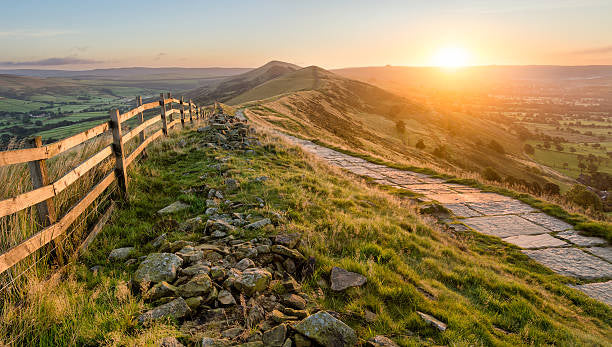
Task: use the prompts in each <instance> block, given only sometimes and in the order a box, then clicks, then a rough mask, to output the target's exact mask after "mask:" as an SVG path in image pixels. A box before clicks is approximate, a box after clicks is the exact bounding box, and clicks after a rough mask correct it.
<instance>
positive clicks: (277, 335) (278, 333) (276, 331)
mask: <svg viewBox="0 0 612 347" xmlns="http://www.w3.org/2000/svg"><path fill="white" fill-rule="evenodd" d="M286 336H287V326H286V325H285V324H281V325H278V326H276V327H274V328H272V329H270V330H267V331H264V333H263V336H262V340H263V343H264V345H265V346H271V347H280V346H282V345H283V343H284V342H285V337H286Z"/></svg>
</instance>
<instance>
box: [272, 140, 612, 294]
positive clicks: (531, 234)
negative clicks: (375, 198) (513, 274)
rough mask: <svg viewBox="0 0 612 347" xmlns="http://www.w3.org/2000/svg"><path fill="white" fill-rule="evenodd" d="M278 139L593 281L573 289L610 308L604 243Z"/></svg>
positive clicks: (508, 203) (611, 256) (449, 187)
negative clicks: (423, 199) (432, 203)
mask: <svg viewBox="0 0 612 347" xmlns="http://www.w3.org/2000/svg"><path fill="white" fill-rule="evenodd" d="M281 135H282V136H284V137H286V138H287V139H289V140H290V141H292V142H294V143H297V144H298V145H300V146H301V147H302V148H304V149H305V150H306V151H307V152H310V153H312V154H314V155H316V156H318V157H320V158H322V159H324V160H326V161H327V162H329V163H330V164H332V165H335V166H338V167H340V168H343V169H345V170H347V171H349V172H351V173H353V174H356V175H360V176H367V177H370V178H372V179H374V182H376V183H379V184H383V185H388V186H392V187H395V188H399V189H407V190H410V191H412V192H415V193H420V194H423V195H424V196H425V197H426V198H427V199H431V200H435V201H437V202H439V203H441V204H442V205H443V206H445V207H446V208H447V209H448V210H450V211H451V212H452V213H453V214H454V215H455V217H456V218H457V221H459V222H461V223H463V224H465V225H467V226H469V227H470V228H472V229H474V230H476V231H478V232H481V233H483V234H487V235H492V236H497V237H499V238H501V239H502V240H503V241H505V242H508V243H511V244H514V245H516V246H518V247H520V248H522V249H523V252H524V253H525V254H526V255H528V256H529V257H531V258H532V259H534V260H535V261H537V262H539V263H540V264H543V265H545V266H547V267H548V268H550V269H551V270H553V271H555V272H557V273H559V274H561V275H565V276H572V277H576V278H581V279H585V280H589V281H594V282H596V283H588V284H584V285H578V286H575V288H577V289H579V290H581V291H582V292H584V293H585V294H587V295H589V296H591V297H593V298H595V299H597V300H600V301H602V302H605V303H607V304H608V305H612V280H608V281H605V280H606V279H610V278H612V248H611V247H610V246H609V245H607V242H606V241H605V240H603V239H601V238H598V237H585V236H581V235H578V233H577V232H576V231H575V230H574V229H572V226H571V225H570V224H567V223H565V222H564V221H562V220H559V219H557V218H554V217H551V216H549V215H547V214H544V213H542V212H541V211H538V210H536V209H534V208H533V207H531V206H529V205H527V204H524V203H522V202H520V201H518V200H516V199H513V198H510V197H506V196H503V195H499V194H494V193H487V192H483V191H480V190H479V189H475V188H472V187H467V186H462V185H459V184H452V183H446V182H445V181H444V180H442V179H438V178H435V177H431V176H428V175H424V174H420V173H416V172H411V171H405V170H399V169H394V168H390V167H388V166H384V165H379V164H374V163H370V162H368V161H366V160H363V159H361V158H356V157H352V156H350V155H346V154H343V153H340V152H337V151H335V150H332V149H329V148H326V147H322V146H319V145H316V144H314V143H313V142H310V141H306V140H301V139H298V138H295V137H293V136H288V135H285V134H281Z"/></svg>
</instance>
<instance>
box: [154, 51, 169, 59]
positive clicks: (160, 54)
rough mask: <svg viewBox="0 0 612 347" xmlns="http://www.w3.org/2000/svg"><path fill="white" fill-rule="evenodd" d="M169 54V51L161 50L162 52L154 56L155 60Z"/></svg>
mask: <svg viewBox="0 0 612 347" xmlns="http://www.w3.org/2000/svg"><path fill="white" fill-rule="evenodd" d="M167 55H168V53H164V52H160V53H158V54H157V55H156V56H155V58H153V60H160V59H161V58H163V57H165V56H167Z"/></svg>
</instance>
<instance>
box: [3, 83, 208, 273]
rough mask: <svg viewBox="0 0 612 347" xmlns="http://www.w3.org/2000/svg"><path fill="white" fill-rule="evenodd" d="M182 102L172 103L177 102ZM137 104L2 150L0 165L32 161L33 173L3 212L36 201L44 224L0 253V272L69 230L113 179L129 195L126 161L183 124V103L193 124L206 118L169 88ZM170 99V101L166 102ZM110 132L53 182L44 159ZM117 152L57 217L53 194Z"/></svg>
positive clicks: (41, 223)
mask: <svg viewBox="0 0 612 347" xmlns="http://www.w3.org/2000/svg"><path fill="white" fill-rule="evenodd" d="M175 104H176V105H177V106H178V107H179V108H176V109H173V108H172V106H173V105H175ZM136 105H137V107H135V108H133V109H131V110H129V111H127V112H125V113H123V114H119V111H118V110H111V111H110V120H109V121H108V122H106V123H103V124H100V125H97V126H95V127H93V128H91V129H88V130H85V131H83V132H81V133H79V134H76V135H74V136H71V137H68V138H66V139H63V140H61V141H58V142H55V143H51V144H48V145H44V146H43V145H42V141H41V138H40V137H37V138H35V139H34V141H33V147H31V148H24V149H18V150H11V151H3V152H0V167H2V166H6V165H11V164H19V163H28V166H29V168H30V176H31V179H32V186H33V188H34V189H33V190H31V191H29V192H25V193H22V194H19V195H17V196H15V197H12V198H9V199H5V200H1V201H0V218H2V217H4V216H8V215H10V214H13V213H17V212H19V211H21V210H24V209H26V208H28V207H31V206H34V205H36V207H37V215H38V219H39V224H40V225H41V226H43V227H44V229H42V230H40V231H39V232H37V233H36V234H34V235H32V236H30V237H29V238H27V239H26V240H24V241H23V242H21V243H20V244H18V245H15V246H13V247H11V248H10V249H8V250H6V251H5V252H4V253H2V254H0V273H3V272H4V271H6V270H7V269H10V268H11V267H12V266H14V265H15V264H17V263H18V262H19V261H21V260H23V259H24V258H26V257H27V256H28V255H30V254H32V253H34V252H35V251H37V250H38V249H40V248H41V247H43V246H44V245H46V244H48V243H49V242H51V241H53V240H54V239H56V238H57V237H58V236H60V235H62V234H63V233H65V232H66V230H68V228H69V227H70V225H71V224H72V223H73V222H74V221H76V220H77V218H78V217H79V216H80V215H81V214H82V213H83V212H84V211H85V210H86V209H87V207H89V205H91V204H92V203H93V202H94V201H95V200H96V199H97V198H98V197H99V196H100V195H101V194H102V193H103V192H104V190H105V189H106V188H108V187H109V186H110V185H111V184H112V183H113V182H115V181H117V183H118V186H119V188H120V192H121V193H122V195H123V196H124V197H125V196H126V195H127V188H128V181H127V172H126V170H127V167H129V166H130V164H131V163H133V162H134V160H135V159H136V158H137V157H138V156H139V155H140V154H141V153H142V152H143V151H144V150H145V148H146V147H147V146H148V145H149V144H151V143H152V142H153V141H155V140H156V139H157V138H159V137H160V136H167V135H168V131H169V130H170V129H172V128H173V127H174V126H176V125H177V124H179V123H181V124H182V126H183V127H184V126H185V107H187V108H188V111H189V119H190V122H191V124H193V120H194V119H196V120H197V119H202V118H203V117H204V116H205V115H204V112H203V110H202V108H201V107H199V106H197V105H195V104H194V103H193V102H191V100H189V102H188V103H186V102H184V100H183V98H181V99H180V100H179V99H174V98H172V96H171V94H170V93H168V94H167V97H166V98H164V94H163V93H162V94H160V99H159V101H153V102H149V103H146V104H143V103H142V98H141V97H137V98H136ZM168 105H170V107H169V108H168ZM157 107H159V108H160V113H159V114H157V115H155V116H153V117H152V118H150V119H148V120H146V121H145V120H144V112H145V111H147V110H151V109H155V108H157ZM174 114H180V118H179V119H176V120H174V119H173V117H172V116H173V115H174ZM135 116H138V121H137V123H138V125H137V126H136V127H134V128H133V129H131V130H130V131H128V132H126V133H123V132H122V127H121V125H122V123H124V122H125V121H128V120H130V119H131V118H133V117H135ZM160 121H161V123H162V124H161V127H160V129H159V130H157V131H156V132H155V133H153V134H146V130H147V129H148V128H150V127H152V126H154V125H156V124H157V123H158V122H160ZM109 131H110V132H111V134H112V136H113V142H112V144H111V145H109V146H106V147H104V148H103V149H102V150H100V151H98V152H97V153H95V154H94V155H92V156H91V157H89V158H88V159H87V160H85V161H84V162H82V163H81V164H80V165H78V166H77V167H76V168H74V169H72V170H70V171H68V172H67V173H65V174H64V175H63V176H62V177H61V178H59V179H58V180H56V181H55V182H49V180H48V176H47V171H46V160H47V159H50V158H53V157H55V156H57V155H59V154H61V153H63V152H65V151H67V150H69V149H71V148H74V147H76V146H78V145H80V144H82V143H83V142H85V141H87V140H90V139H93V138H94V137H97V136H99V135H102V134H105V133H108V132H109ZM134 138H138V139H139V144H138V146H137V147H136V149H134V150H133V151H132V153H129V154H127V153H125V147H124V145H125V144H126V143H127V142H128V141H130V140H132V139H134ZM111 156H113V157H114V161H115V165H114V168H115V169H114V170H112V171H110V172H108V173H107V174H106V175H105V176H104V178H103V179H102V180H101V181H100V182H98V183H97V184H96V185H95V186H94V187H93V188H92V189H91V190H90V191H89V192H87V194H85V195H84V196H83V197H81V199H80V200H79V201H78V202H77V203H76V204H75V205H74V206H72V208H71V209H70V210H68V212H66V214H65V215H64V216H63V217H61V219H59V220H57V216H56V211H55V205H54V199H55V197H56V196H57V195H58V194H59V193H60V192H62V191H64V190H65V189H66V188H68V187H69V186H70V185H71V184H73V183H74V182H76V181H77V180H78V179H79V178H81V177H83V176H84V175H85V174H86V173H87V172H89V171H90V170H92V169H94V168H95V167H97V166H98V165H99V164H100V163H102V162H103V161H104V160H106V159H107V158H109V157H111Z"/></svg>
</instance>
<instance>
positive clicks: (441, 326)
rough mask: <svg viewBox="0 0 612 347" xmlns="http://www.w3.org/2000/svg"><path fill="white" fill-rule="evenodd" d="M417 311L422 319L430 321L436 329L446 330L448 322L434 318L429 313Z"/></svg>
mask: <svg viewBox="0 0 612 347" xmlns="http://www.w3.org/2000/svg"><path fill="white" fill-rule="evenodd" d="M416 313H417V314H418V315H419V316H420V317H421V319H423V320H424V321H425V322H427V323H429V324H430V325H433V326H434V327H435V328H436V329H438V330H440V331H444V330H446V324H444V323H442V322H441V321H439V320H438V319H436V318H434V317H433V316H430V315H428V314H427V313H423V312H420V311H416Z"/></svg>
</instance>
